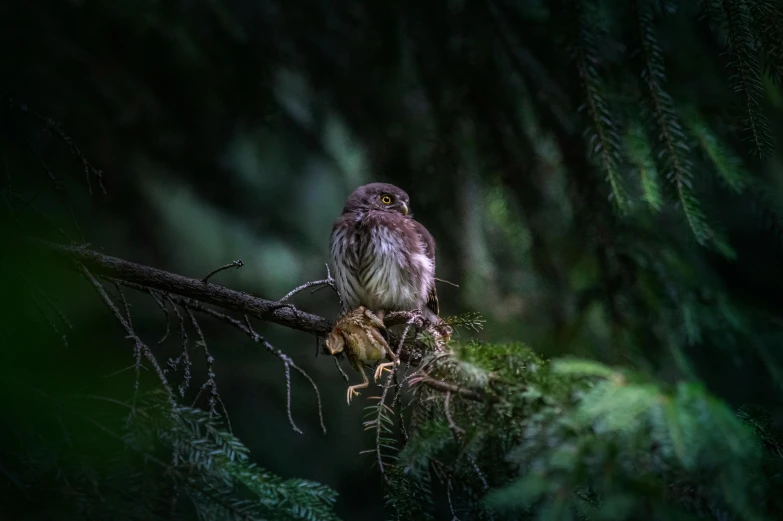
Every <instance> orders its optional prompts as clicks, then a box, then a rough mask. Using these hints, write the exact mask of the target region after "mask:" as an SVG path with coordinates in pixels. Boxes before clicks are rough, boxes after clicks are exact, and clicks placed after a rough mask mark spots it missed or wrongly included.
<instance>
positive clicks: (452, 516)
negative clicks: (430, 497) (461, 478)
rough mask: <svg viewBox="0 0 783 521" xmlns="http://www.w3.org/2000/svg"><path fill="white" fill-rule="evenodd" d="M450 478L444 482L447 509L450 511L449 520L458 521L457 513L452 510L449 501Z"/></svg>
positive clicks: (452, 506) (451, 504) (452, 507)
mask: <svg viewBox="0 0 783 521" xmlns="http://www.w3.org/2000/svg"><path fill="white" fill-rule="evenodd" d="M451 487H452V484H451V479H449V480H448V481H447V482H446V499H447V500H448V502H449V511H450V512H451V521H460V519H459V518H458V517H457V513H456V512H455V511H454V504H453V503H452V502H451Z"/></svg>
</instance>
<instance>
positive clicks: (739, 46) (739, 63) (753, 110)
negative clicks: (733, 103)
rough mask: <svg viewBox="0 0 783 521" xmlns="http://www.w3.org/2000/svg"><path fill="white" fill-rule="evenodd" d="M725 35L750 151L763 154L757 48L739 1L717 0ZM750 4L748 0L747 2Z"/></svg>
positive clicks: (767, 141)
mask: <svg viewBox="0 0 783 521" xmlns="http://www.w3.org/2000/svg"><path fill="white" fill-rule="evenodd" d="M720 3H721V9H722V11H723V16H724V20H725V24H726V31H727V34H728V43H729V51H730V53H731V63H730V66H731V67H733V68H734V69H735V73H734V74H733V75H732V77H731V79H732V81H733V82H734V91H735V92H737V93H739V94H740V95H741V96H742V101H743V105H744V108H745V111H746V112H747V121H748V131H749V133H750V140H751V143H752V145H753V148H752V150H753V152H754V153H755V154H757V155H758V156H764V155H766V154H767V153H769V151H770V150H771V148H772V138H771V136H770V131H769V124H768V123H767V118H766V116H765V115H764V112H763V110H762V100H763V99H764V87H763V85H762V84H761V67H760V65H759V61H758V51H757V50H756V49H755V46H754V43H753V40H752V38H751V34H750V28H749V23H748V20H747V15H746V11H745V9H743V5H742V2H741V1H740V0H720ZM751 3H752V2H751Z"/></svg>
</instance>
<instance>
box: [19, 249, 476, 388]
mask: <svg viewBox="0 0 783 521" xmlns="http://www.w3.org/2000/svg"><path fill="white" fill-rule="evenodd" d="M26 244H27V245H29V246H32V247H34V248H36V249H38V250H40V251H42V252H44V253H45V254H46V255H47V256H49V257H51V258H53V259H55V261H56V262H59V263H60V264H63V265H64V266H67V267H69V268H71V269H74V270H75V271H77V272H80V273H81V274H82V275H84V274H85V273H87V274H88V278H89V280H91V281H92V282H93V284H95V283H96V282H97V277H101V278H105V279H109V280H112V281H114V282H119V283H122V284H124V285H126V286H129V287H132V288H135V289H137V290H139V291H145V292H147V293H150V294H151V295H152V296H153V298H155V292H156V291H157V292H160V293H161V294H165V295H168V298H169V299H172V298H173V299H175V300H177V301H178V302H179V303H180V304H182V305H184V306H186V308H190V309H194V310H198V311H202V312H205V313H207V314H210V315H213V316H215V317H218V318H221V319H223V320H226V321H228V322H230V323H232V324H233V325H235V326H238V327H239V328H240V329H242V330H243V331H244V330H245V327H244V325H243V324H241V323H240V322H239V321H238V320H237V319H234V318H233V317H229V316H228V315H225V314H223V313H219V312H217V311H215V310H212V309H209V308H207V307H204V306H203V304H210V305H213V306H217V307H221V308H224V309H229V310H232V311H237V312H239V313H242V314H244V315H250V316H253V317H256V318H258V319H261V320H267V321H269V322H274V323H276V324H279V325H282V326H286V327H289V328H291V329H296V330H298V331H303V332H306V333H313V334H316V335H325V334H327V333H329V332H330V331H331V329H332V326H333V324H334V323H333V322H332V321H331V320H329V319H327V318H324V317H321V316H319V315H314V314H312V313H306V312H304V311H300V310H299V309H297V308H296V307H294V306H293V305H292V304H289V303H287V302H281V301H272V300H266V299H262V298H259V297H255V296H253V295H250V294H249V293H245V292H242V291H236V290H233V289H229V288H226V287H223V286H219V285H216V284H211V283H209V284H205V283H204V281H203V280H201V279H192V278H189V277H183V276H182V275H177V274H175V273H170V272H167V271H163V270H159V269H157V268H153V267H150V266H144V265H142V264H137V263H135V262H130V261H126V260H123V259H119V258H117V257H111V256H109V255H104V254H102V253H99V252H96V251H93V250H90V249H88V248H87V247H86V246H70V245H64V244H57V243H53V242H48V241H41V240H37V239H28V240H27V241H26ZM87 270H89V271H87ZM330 279H331V277H330V278H329V279H327V280H325V281H318V282H319V284H320V283H326V284H329V282H330ZM96 287H98V288H99V292H100V287H99V286H96ZM304 287H310V286H308V285H305V286H300V288H297V289H303V288H304ZM101 295H102V296H104V300H106V298H107V296H105V295H104V294H103V293H101ZM177 296H178V297H180V298H181V299H182V300H179V299H178V298H177ZM288 296H290V294H289V295H287V296H286V297H288ZM156 302H158V305H159V306H160V304H161V302H160V301H159V299H158V298H156ZM108 304H109V305H110V307H111V309H112V311H114V313H115V316H116V317H117V318H118V320H120V323H121V324H122V325H123V327H124V328H125V329H126V332H128V334H129V335H131V338H134V339H135V338H136V337H135V336H134V334H133V332H132V326H130V324H129V323H128V322H127V321H126V319H125V318H124V317H123V316H122V314H121V313H120V312H119V309H117V308H116V306H114V304H113V303H111V302H110V301H109V302H108ZM172 306H174V301H173V300H172ZM162 309H164V310H165V306H163V307H162ZM174 311H175V313H177V315H179V312H178V310H177V309H176V306H174ZM167 318H168V317H167ZM179 318H180V321H181V322H182V317H181V316H180V317H179ZM384 322H385V323H386V325H387V327H389V326H393V325H398V324H406V326H407V327H406V331H405V333H403V337H402V339H400V340H399V342H400V343H399V348H398V350H399V352H398V353H397V356H398V358H399V360H401V361H404V362H408V363H409V364H410V365H414V366H417V365H419V363H420V362H421V359H422V354H423V352H424V348H425V347H426V346H424V345H418V344H414V345H412V346H410V348H406V349H403V348H402V346H403V344H404V340H405V336H406V333H407V329H408V327H410V326H415V327H417V328H422V327H424V323H423V321H422V319H421V317H420V316H418V315H417V314H413V313H409V312H395V313H389V314H388V315H387V316H386V317H385V320H384ZM250 334H251V336H256V335H254V334H253V333H252V332H251V333H250ZM183 335H184V333H183ZM186 338H187V337H186V336H185V337H183V339H184V341H185V342H187V340H186ZM259 338H260V337H259ZM393 340H396V338H393ZM145 347H146V346H141V353H142V354H145V355H146V354H148V353H147V350H145V349H144V348H145ZM186 351H187V348H186V347H185V352H186ZM292 366H293V365H292ZM293 367H294V368H295V369H297V370H300V369H299V368H298V367H296V366H293ZM300 371H301V370H300ZM308 378H309V377H308ZM163 381H164V382H165V376H164V377H163ZM410 383H411V385H413V384H414V382H413V381H411V382H410ZM417 383H423V384H425V385H427V386H428V387H431V388H432V389H434V390H437V391H441V392H448V393H451V394H454V395H458V396H462V397H464V398H468V399H472V400H483V399H484V398H485V396H483V395H482V394H480V393H478V392H476V391H473V390H471V389H466V388H462V387H459V386H456V385H453V384H449V383H447V382H443V381H440V380H436V379H433V378H430V377H427V378H420V379H419V381H418V382H417Z"/></svg>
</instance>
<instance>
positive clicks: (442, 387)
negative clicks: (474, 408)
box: [408, 374, 491, 401]
mask: <svg viewBox="0 0 783 521" xmlns="http://www.w3.org/2000/svg"><path fill="white" fill-rule="evenodd" d="M408 383H409V385H411V386H414V385H417V384H422V385H426V386H427V387H429V388H431V389H434V390H436V391H441V392H444V393H453V394H456V395H458V396H462V397H463V398H467V399H469V400H476V401H484V400H486V399H491V396H490V395H485V394H482V393H479V392H477V391H474V390H473V389H468V388H467V387H460V386H459V385H455V384H450V383H448V382H444V381H442V380H436V379H435V378H431V377H430V376H427V375H426V374H425V375H423V376H419V377H416V378H411V379H410V380H409V382H408Z"/></svg>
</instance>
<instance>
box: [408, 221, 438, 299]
mask: <svg viewBox="0 0 783 521" xmlns="http://www.w3.org/2000/svg"><path fill="white" fill-rule="evenodd" d="M411 221H413V225H414V227H415V228H416V232H417V233H418V234H419V236H420V237H421V242H422V244H423V245H424V254H425V255H426V256H427V258H428V259H430V260H432V264H433V266H434V265H435V239H433V238H432V234H431V233H430V232H429V230H427V228H425V227H424V225H423V224H421V223H420V222H418V221H416V220H413V219H411ZM426 305H427V307H428V308H430V309H431V310H432V312H433V313H435V315H440V305H439V303H438V292H437V291H436V290H435V281H433V282H432V288H430V292H429V294H428V295H427V304H426Z"/></svg>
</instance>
